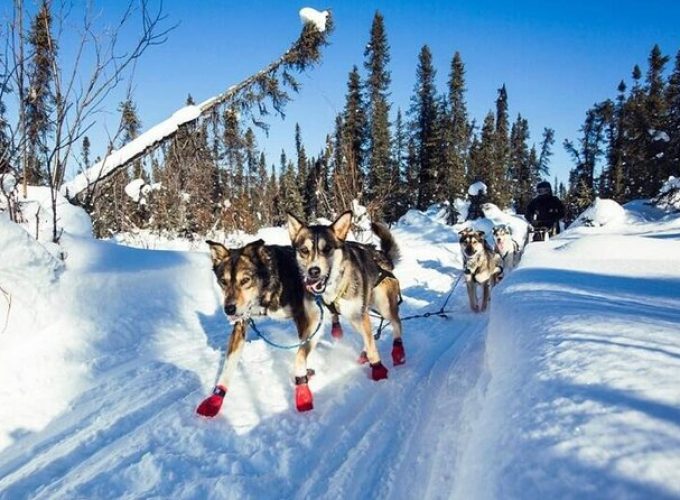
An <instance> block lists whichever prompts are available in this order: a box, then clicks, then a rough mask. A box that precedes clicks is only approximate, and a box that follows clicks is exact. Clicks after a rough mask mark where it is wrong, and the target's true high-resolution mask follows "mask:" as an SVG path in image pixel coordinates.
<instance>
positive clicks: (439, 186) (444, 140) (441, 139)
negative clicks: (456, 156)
mask: <svg viewBox="0 0 680 500" xmlns="http://www.w3.org/2000/svg"><path fill="white" fill-rule="evenodd" d="M436 105H437V113H436V120H435V128H434V137H435V148H436V150H435V158H436V162H435V166H436V178H437V182H436V184H435V192H434V200H435V201H436V202H438V203H441V202H444V201H446V200H448V198H449V196H448V195H449V189H448V186H449V185H450V184H451V180H450V178H449V174H450V173H451V168H450V164H451V163H452V161H453V160H452V155H453V150H452V137H451V127H450V123H451V113H450V112H449V106H448V98H447V96H445V95H441V96H439V97H438V98H437V100H436Z"/></svg>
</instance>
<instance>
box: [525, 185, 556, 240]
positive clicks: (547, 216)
mask: <svg viewBox="0 0 680 500" xmlns="http://www.w3.org/2000/svg"><path fill="white" fill-rule="evenodd" d="M536 191H537V193H538V195H537V196H536V198H534V199H533V200H531V201H530V202H529V206H527V212H526V219H527V221H529V224H531V225H532V226H533V228H534V238H533V241H543V240H544V239H545V233H546V232H547V234H548V235H550V236H555V235H556V234H558V233H559V232H560V219H562V218H563V217H564V205H563V204H562V201H561V200H560V199H559V198H558V197H557V196H554V195H553V193H552V187H551V186H550V183H549V182H546V181H543V182H539V183H538V184H537V185H536Z"/></svg>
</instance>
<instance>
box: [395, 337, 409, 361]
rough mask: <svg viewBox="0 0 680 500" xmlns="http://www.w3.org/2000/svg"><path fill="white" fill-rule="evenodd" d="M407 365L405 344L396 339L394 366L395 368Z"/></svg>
mask: <svg viewBox="0 0 680 500" xmlns="http://www.w3.org/2000/svg"><path fill="white" fill-rule="evenodd" d="M404 363H406V352H405V351H404V343H403V342H402V340H401V339H394V342H393V343H392V364H393V365H394V366H399V365H403V364H404Z"/></svg>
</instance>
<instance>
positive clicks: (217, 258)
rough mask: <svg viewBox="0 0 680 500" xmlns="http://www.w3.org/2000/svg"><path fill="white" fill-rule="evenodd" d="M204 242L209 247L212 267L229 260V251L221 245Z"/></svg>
mask: <svg viewBox="0 0 680 500" xmlns="http://www.w3.org/2000/svg"><path fill="white" fill-rule="evenodd" d="M205 242H206V243H207V244H208V245H210V256H211V257H212V261H213V266H217V265H218V264H219V263H221V262H223V261H225V260H227V259H228V258H229V249H228V248H227V247H225V246H224V245H223V244H222V243H217V242H216V241H210V240H205Z"/></svg>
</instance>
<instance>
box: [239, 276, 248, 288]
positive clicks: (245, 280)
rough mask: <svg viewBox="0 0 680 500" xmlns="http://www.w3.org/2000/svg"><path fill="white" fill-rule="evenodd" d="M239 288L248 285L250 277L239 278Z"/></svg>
mask: <svg viewBox="0 0 680 500" xmlns="http://www.w3.org/2000/svg"><path fill="white" fill-rule="evenodd" d="M240 283H241V286H245V285H247V284H248V283H250V276H245V277H244V278H241V282H240Z"/></svg>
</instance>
